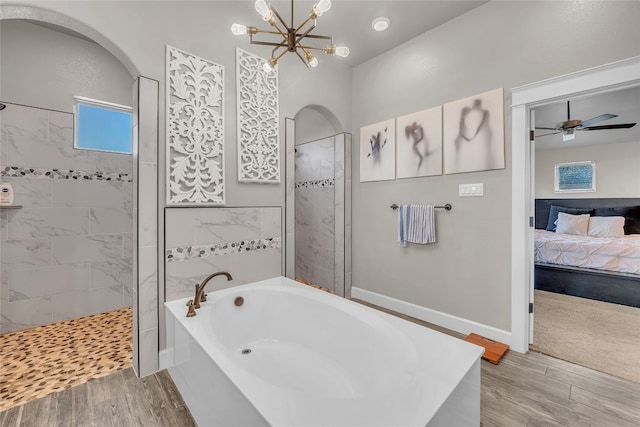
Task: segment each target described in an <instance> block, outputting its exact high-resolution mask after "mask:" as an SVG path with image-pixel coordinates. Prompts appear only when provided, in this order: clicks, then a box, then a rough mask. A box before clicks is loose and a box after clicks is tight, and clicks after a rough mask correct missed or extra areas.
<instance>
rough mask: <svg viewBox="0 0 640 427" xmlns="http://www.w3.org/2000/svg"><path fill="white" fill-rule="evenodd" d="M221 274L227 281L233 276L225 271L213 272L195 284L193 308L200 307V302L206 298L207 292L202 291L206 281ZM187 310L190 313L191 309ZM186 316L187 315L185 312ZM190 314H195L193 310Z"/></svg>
mask: <svg viewBox="0 0 640 427" xmlns="http://www.w3.org/2000/svg"><path fill="white" fill-rule="evenodd" d="M223 275H224V276H227V281H231V280H233V277H231V274H229V273H227V272H226V271H218V272H217V273H213V274H212V275H210V276H208V277H207V278H206V279H204V280H203V281H202V283H201V284H199V285H196V296H195V298H194V299H193V308H200V303H201V302H204V301H206V300H207V294H205V293H204V287H205V286H206V285H207V283H209V280H211V279H213V278H214V277H216V276H223ZM189 312H190V313H191V311H189ZM187 316H189V315H188V314H187ZM191 316H195V310H194V313H193V314H192V315H191ZM191 316H189V317H191Z"/></svg>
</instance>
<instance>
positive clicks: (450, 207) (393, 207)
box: [389, 203, 453, 211]
mask: <svg viewBox="0 0 640 427" xmlns="http://www.w3.org/2000/svg"><path fill="white" fill-rule="evenodd" d="M389 207H390V208H391V209H393V210H394V211H395V210H396V209H398V208H399V207H400V206H398V205H396V204H395V203H394V204H392V205H391V206H389ZM434 208H436V209H444V210H446V211H450V210H451V209H452V208H453V206H451V203H447V204H446V205H444V206H434Z"/></svg>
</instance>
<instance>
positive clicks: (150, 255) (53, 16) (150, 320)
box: [0, 5, 161, 377]
mask: <svg viewBox="0 0 640 427" xmlns="http://www.w3.org/2000/svg"><path fill="white" fill-rule="evenodd" d="M10 19H20V20H31V21H39V22H43V23H48V24H53V25H55V26H59V27H62V28H66V29H69V30H72V31H74V32H76V33H78V34H80V35H82V36H84V37H87V38H89V39H91V40H93V41H94V42H96V43H97V44H98V45H100V46H101V47H103V48H104V49H105V50H107V51H108V52H109V53H110V54H111V55H113V56H114V57H115V58H116V59H117V60H118V61H120V62H121V63H122V65H123V66H124V67H125V68H126V69H127V71H128V72H129V73H130V74H131V76H132V77H133V79H134V83H133V88H132V105H133V108H134V111H133V113H134V114H133V116H134V119H133V130H132V132H133V145H134V146H133V153H134V157H133V176H134V188H133V212H134V214H133V216H134V227H133V236H134V237H133V240H134V242H133V245H134V255H133V257H134V262H133V290H132V294H133V367H134V370H135V371H136V374H137V375H138V376H139V377H144V376H146V375H149V374H152V373H154V372H156V371H157V370H158V368H159V360H158V359H159V351H158V350H159V341H160V328H159V323H160V322H159V310H158V302H159V301H160V300H161V299H160V298H159V287H158V283H159V282H158V257H159V253H158V239H159V232H158V230H159V229H158V199H157V194H158V150H157V148H158V118H159V114H158V112H159V82H158V81H157V80H153V79H149V78H146V77H143V76H141V75H140V71H139V69H138V67H137V66H136V65H135V64H134V61H133V60H132V59H131V58H129V57H128V56H127V55H126V54H125V53H124V51H123V50H122V49H121V48H120V47H119V46H117V45H116V44H114V43H113V42H112V41H111V40H110V39H109V38H108V37H106V36H104V35H103V34H102V33H100V32H98V31H96V30H95V29H93V28H92V27H91V26H89V25H87V24H85V23H83V22H81V21H78V20H77V19H74V18H72V17H69V16H67V15H64V14H61V13H58V12H54V11H50V10H46V9H41V8H37V7H32V6H19V5H18V6H16V5H6V6H5V5H2V6H0V22H1V21H3V20H10ZM140 188H144V190H145V191H144V192H143V193H142V195H141V192H140V191H139V189H140ZM141 196H142V197H141ZM139 217H142V218H145V221H143V222H139V221H138V218H139ZM139 224H140V225H139ZM141 280H142V281H141Z"/></svg>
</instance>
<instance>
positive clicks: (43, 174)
mask: <svg viewBox="0 0 640 427" xmlns="http://www.w3.org/2000/svg"><path fill="white" fill-rule="evenodd" d="M0 176H6V177H12V178H50V179H75V180H81V181H115V182H133V177H132V176H131V175H130V174H128V173H118V172H85V171H76V170H65V169H44V168H24V167H19V166H6V167H5V168H4V169H2V170H0Z"/></svg>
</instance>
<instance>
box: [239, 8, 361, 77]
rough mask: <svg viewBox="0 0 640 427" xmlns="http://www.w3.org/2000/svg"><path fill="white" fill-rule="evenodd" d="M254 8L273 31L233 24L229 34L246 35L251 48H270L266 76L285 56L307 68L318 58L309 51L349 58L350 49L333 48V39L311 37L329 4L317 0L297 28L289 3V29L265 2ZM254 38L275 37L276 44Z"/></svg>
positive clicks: (265, 69)
mask: <svg viewBox="0 0 640 427" xmlns="http://www.w3.org/2000/svg"><path fill="white" fill-rule="evenodd" d="M255 8H256V11H257V12H258V13H259V14H260V16H262V19H263V20H264V21H265V22H267V23H269V25H271V26H272V27H273V30H271V31H267V30H259V29H258V28H256V27H248V26H246V25H241V24H233V25H232V26H231V32H232V33H233V34H235V35H237V36H240V35H247V34H248V35H249V40H250V42H251V44H258V45H264V46H273V50H272V51H271V58H270V59H269V60H268V61H267V62H265V63H264V65H263V69H264V71H265V72H267V73H269V72H271V71H272V70H273V69H274V68H275V67H276V65H277V64H278V61H279V60H280V58H282V57H283V56H284V54H285V53H288V52H292V53H295V54H296V55H298V58H300V60H301V61H302V62H303V63H304V64H305V65H306V66H307V67H317V66H318V58H316V57H315V56H314V55H313V53H311V51H323V52H325V53H327V54H330V55H337V56H341V57H343V58H344V57H347V56H348V55H349V48H348V47H346V46H336V45H334V44H333V39H332V38H331V37H330V36H321V35H317V34H311V32H312V31H313V30H314V29H315V28H316V19H317V18H318V17H319V16H322V15H323V14H324V13H325V12H326V11H328V10H329V9H330V8H331V0H320V1H319V2H318V3H317V4H315V5H313V7H312V8H311V12H310V13H309V16H308V17H307V19H305V20H304V21H303V22H302V24H300V25H299V26H297V27H294V25H293V0H291V24H290V25H287V24H286V23H285V21H284V20H283V19H282V17H281V16H280V14H279V13H278V11H277V10H276V9H274V8H272V7H270V6H269V5H268V4H267V2H266V1H265V0H256V2H255ZM276 18H277V21H276ZM257 34H267V35H269V36H267V37H275V38H277V41H259V40H254V36H256V35H257ZM321 40H324V41H325V46H324V47H318V46H313V45H312V43H316V44H319V41H321ZM326 41H328V44H326Z"/></svg>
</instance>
